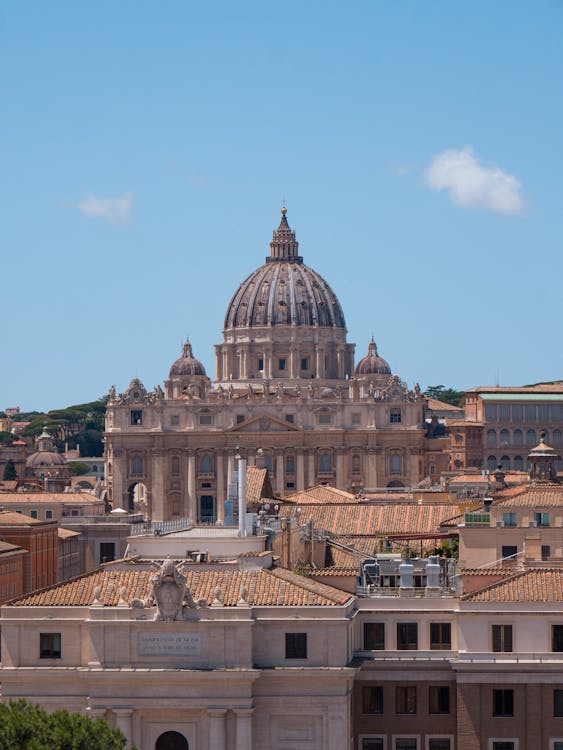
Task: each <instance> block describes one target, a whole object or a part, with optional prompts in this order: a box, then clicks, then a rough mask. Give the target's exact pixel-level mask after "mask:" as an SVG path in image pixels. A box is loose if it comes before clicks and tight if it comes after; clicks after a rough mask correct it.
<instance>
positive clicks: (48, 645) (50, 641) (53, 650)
mask: <svg viewBox="0 0 563 750" xmlns="http://www.w3.org/2000/svg"><path fill="white" fill-rule="evenodd" d="M61 653H62V652H61V634H60V633H39V658H40V659H60V658H61Z"/></svg>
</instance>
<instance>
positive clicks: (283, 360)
mask: <svg viewBox="0 0 563 750" xmlns="http://www.w3.org/2000/svg"><path fill="white" fill-rule="evenodd" d="M278 370H287V359H286V358H285V357H280V359H279V360H278Z"/></svg>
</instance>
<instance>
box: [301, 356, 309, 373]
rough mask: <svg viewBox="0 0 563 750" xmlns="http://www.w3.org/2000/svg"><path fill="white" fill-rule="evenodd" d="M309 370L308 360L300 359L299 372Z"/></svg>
mask: <svg viewBox="0 0 563 750" xmlns="http://www.w3.org/2000/svg"><path fill="white" fill-rule="evenodd" d="M308 369H309V359H308V358H307V357H301V370H308Z"/></svg>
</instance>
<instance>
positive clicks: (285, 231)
mask: <svg viewBox="0 0 563 750" xmlns="http://www.w3.org/2000/svg"><path fill="white" fill-rule="evenodd" d="M281 215H282V216H281V221H280V225H279V227H278V228H277V230H275V231H274V232H273V234H272V241H271V242H270V255H269V257H267V258H266V263H271V262H272V261H280V260H281V261H289V262H291V263H303V258H302V257H301V256H300V255H299V243H298V242H297V240H296V239H295V232H294V231H293V229H292V228H291V227H290V226H289V224H288V221H287V208H286V207H285V205H284V206H282V210H281Z"/></svg>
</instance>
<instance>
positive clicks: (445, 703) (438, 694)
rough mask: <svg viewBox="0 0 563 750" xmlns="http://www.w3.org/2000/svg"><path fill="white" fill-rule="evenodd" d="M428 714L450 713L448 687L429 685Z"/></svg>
mask: <svg viewBox="0 0 563 750" xmlns="http://www.w3.org/2000/svg"><path fill="white" fill-rule="evenodd" d="M428 713H430V714H449V713H450V688H449V686H448V685H431V686H430V687H429V688H428Z"/></svg>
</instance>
